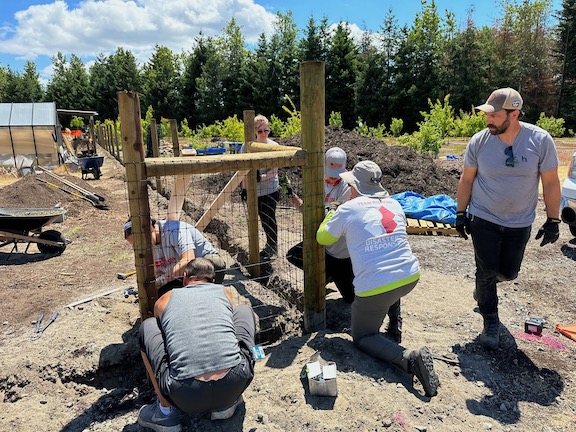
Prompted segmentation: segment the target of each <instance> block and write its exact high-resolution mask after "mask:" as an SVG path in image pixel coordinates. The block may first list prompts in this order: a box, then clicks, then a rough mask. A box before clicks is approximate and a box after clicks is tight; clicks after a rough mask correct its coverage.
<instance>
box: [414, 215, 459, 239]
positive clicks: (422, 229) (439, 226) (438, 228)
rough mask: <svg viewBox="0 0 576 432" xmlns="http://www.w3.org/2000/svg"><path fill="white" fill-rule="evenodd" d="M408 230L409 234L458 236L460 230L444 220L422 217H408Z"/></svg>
mask: <svg viewBox="0 0 576 432" xmlns="http://www.w3.org/2000/svg"><path fill="white" fill-rule="evenodd" d="M406 222H407V225H406V232H407V233H408V234H423V235H448V236H457V235H459V234H458V231H456V228H455V227H453V226H452V225H450V224H447V223H442V222H433V221H428V220H422V219H413V218H407V219H406Z"/></svg>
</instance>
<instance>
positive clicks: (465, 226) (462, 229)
mask: <svg viewBox="0 0 576 432" xmlns="http://www.w3.org/2000/svg"><path fill="white" fill-rule="evenodd" d="M456 231H458V234H460V237H462V238H463V239H464V240H468V234H470V219H468V216H466V212H458V213H456Z"/></svg>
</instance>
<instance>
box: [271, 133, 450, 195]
mask: <svg viewBox="0 0 576 432" xmlns="http://www.w3.org/2000/svg"><path fill="white" fill-rule="evenodd" d="M301 141H302V138H301V134H298V135H296V136H293V137H290V138H282V139H280V140H278V142H279V144H283V145H289V146H295V147H301ZM324 142H325V147H326V149H329V148H331V147H340V148H341V149H342V150H344V151H345V152H346V154H347V155H348V163H347V168H348V169H352V167H353V166H354V165H355V164H356V163H358V162H360V161H363V160H372V161H374V162H375V163H377V164H378V166H379V167H380V169H381V170H382V176H383V179H382V184H383V185H384V187H385V188H386V189H387V190H388V192H390V194H396V193H400V192H407V191H412V192H416V193H418V194H420V195H423V196H425V197H429V196H432V195H438V194H446V195H450V196H452V197H455V196H456V195H455V194H456V189H457V186H458V178H459V176H460V172H459V170H455V171H446V170H445V169H443V167H440V166H438V164H437V163H436V162H435V161H434V160H433V159H432V158H430V157H427V156H423V155H421V154H418V153H416V152H415V151H414V150H412V149H410V148H408V147H405V146H390V145H388V144H386V143H384V142H383V141H382V140H379V139H377V138H372V137H365V136H362V135H358V134H357V133H355V132H352V131H349V130H346V129H342V128H340V127H338V126H334V125H332V126H327V127H326V129H325V138H324ZM294 174H296V177H297V175H298V174H299V171H298V170H295V171H294Z"/></svg>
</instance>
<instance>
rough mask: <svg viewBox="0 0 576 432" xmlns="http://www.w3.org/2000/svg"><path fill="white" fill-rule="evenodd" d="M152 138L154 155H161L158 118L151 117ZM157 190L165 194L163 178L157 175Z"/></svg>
mask: <svg viewBox="0 0 576 432" xmlns="http://www.w3.org/2000/svg"><path fill="white" fill-rule="evenodd" d="M150 138H151V139H152V157H155V158H157V157H160V150H159V149H158V146H159V143H158V126H157V125H156V119H155V118H151V119H150ZM156 192H158V193H159V194H160V195H164V189H163V188H162V179H161V178H160V176H156Z"/></svg>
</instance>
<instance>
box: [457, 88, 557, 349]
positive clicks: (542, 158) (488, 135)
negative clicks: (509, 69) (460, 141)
mask: <svg viewBox="0 0 576 432" xmlns="http://www.w3.org/2000/svg"><path fill="white" fill-rule="evenodd" d="M522 105H523V101H522V97H521V96H520V94H519V93H518V92H517V91H516V90H514V89H511V88H503V89H498V90H495V91H494V92H492V94H491V95H490V97H489V98H488V100H487V101H486V103H485V104H483V105H480V106H478V107H476V109H477V110H481V111H484V112H485V113H486V126H487V128H486V129H484V130H482V131H480V132H478V133H477V134H475V135H474V136H473V137H472V139H471V140H470V142H469V143H468V146H467V148H466V156H465V158H464V171H463V172H462V176H461V178H460V183H459V185H458V194H457V200H458V210H457V214H456V229H457V230H458V232H459V233H460V235H461V236H462V237H463V238H464V239H467V238H468V236H467V234H471V236H472V243H473V245H474V255H475V258H476V287H475V290H474V298H475V299H476V301H477V302H478V308H479V310H480V313H481V314H482V317H483V319H484V329H483V331H482V334H481V335H480V337H479V341H480V343H481V344H482V345H483V346H484V347H485V348H488V349H496V348H497V347H498V344H499V342H500V338H499V326H500V320H499V317H498V293H497V289H496V283H497V282H500V281H507V280H512V279H515V278H516V277H517V276H518V272H519V271H520V265H521V264H522V259H523V257H524V250H525V249H526V244H527V243H528V240H529V239H530V232H531V227H532V223H533V222H534V218H535V216H536V205H537V203H538V182H539V181H542V188H543V193H544V203H545V204H546V214H547V216H548V218H547V219H546V223H545V224H544V225H543V226H542V228H540V230H539V231H538V234H537V235H536V239H540V238H543V240H542V242H541V243H540V246H544V245H545V244H547V243H554V242H555V241H556V240H558V237H559V229H558V228H559V224H560V219H559V211H560V199H561V198H560V180H559V178H558V154H557V152H556V147H555V145H554V140H553V139H552V137H551V136H550V134H549V133H548V132H546V131H545V130H543V129H541V128H539V127H537V126H534V125H531V124H529V123H524V122H521V121H519V116H520V114H521V113H520V110H521V109H522ZM466 209H468V213H466Z"/></svg>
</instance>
